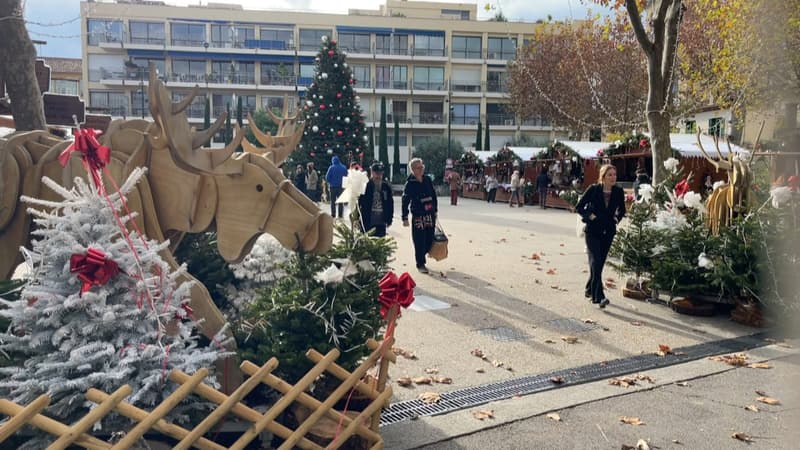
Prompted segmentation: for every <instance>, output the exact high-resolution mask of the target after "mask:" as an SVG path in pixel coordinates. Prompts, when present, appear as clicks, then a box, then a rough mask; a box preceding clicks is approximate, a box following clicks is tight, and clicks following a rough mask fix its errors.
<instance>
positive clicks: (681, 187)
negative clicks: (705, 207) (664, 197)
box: [675, 178, 689, 198]
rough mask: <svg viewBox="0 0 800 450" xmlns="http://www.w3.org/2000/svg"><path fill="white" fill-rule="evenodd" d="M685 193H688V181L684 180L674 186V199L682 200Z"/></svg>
mask: <svg viewBox="0 0 800 450" xmlns="http://www.w3.org/2000/svg"><path fill="white" fill-rule="evenodd" d="M687 192H689V180H687V179H686V178H684V179H682V180H681V181H680V182H678V184H676V185H675V197H678V198H683V196H684V195H686V193H687Z"/></svg>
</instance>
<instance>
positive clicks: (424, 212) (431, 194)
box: [400, 158, 439, 273]
mask: <svg viewBox="0 0 800 450" xmlns="http://www.w3.org/2000/svg"><path fill="white" fill-rule="evenodd" d="M408 167H410V168H411V175H410V176H409V177H408V180H407V181H406V185H405V187H404V188H403V199H402V210H401V212H400V217H401V218H402V219H403V226H404V227H407V226H409V223H408V213H409V208H410V211H411V222H412V228H411V240H412V241H413V242H414V258H415V259H416V263H417V270H419V271H420V272H421V273H428V268H427V267H425V254H427V253H428V251H429V250H430V249H431V246H432V245H433V233H434V231H435V229H436V214H437V212H438V211H439V204H438V201H437V199H436V190H435V189H434V188H433V182H432V181H431V179H430V178H429V177H426V176H425V165H424V164H422V160H421V159H420V158H413V159H412V160H411V161H409V162H408Z"/></svg>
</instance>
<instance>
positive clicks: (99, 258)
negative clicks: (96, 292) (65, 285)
mask: <svg viewBox="0 0 800 450" xmlns="http://www.w3.org/2000/svg"><path fill="white" fill-rule="evenodd" d="M69 271H70V272H72V273H77V274H78V279H79V280H81V281H82V282H83V285H82V286H81V295H83V293H84V292H86V291H88V290H89V289H91V287H92V286H101V285H103V284H106V283H107V282H108V280H110V279H111V278H112V277H114V276H116V275H117V274H118V273H119V266H118V265H117V263H115V262H114V261H113V260H110V259H108V258H106V254H105V253H103V252H102V251H100V250H97V249H96V248H89V249H88V250H87V251H86V254H85V255H81V254H79V253H73V254H72V256H70V258H69Z"/></svg>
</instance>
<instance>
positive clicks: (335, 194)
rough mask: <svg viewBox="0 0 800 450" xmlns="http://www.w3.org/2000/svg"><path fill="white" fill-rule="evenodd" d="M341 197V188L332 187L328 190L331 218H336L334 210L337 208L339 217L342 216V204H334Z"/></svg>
mask: <svg viewBox="0 0 800 450" xmlns="http://www.w3.org/2000/svg"><path fill="white" fill-rule="evenodd" d="M340 195H342V187H341V186H339V187H333V186H331V188H330V196H331V198H330V201H331V216H333V217H336V209H337V207H338V210H339V217H343V216H344V203H339V204H338V205H337V204H336V199H337V198H339V196H340Z"/></svg>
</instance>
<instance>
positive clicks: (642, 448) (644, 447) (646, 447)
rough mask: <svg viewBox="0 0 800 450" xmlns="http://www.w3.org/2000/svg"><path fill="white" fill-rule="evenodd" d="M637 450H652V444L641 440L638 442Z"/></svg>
mask: <svg viewBox="0 0 800 450" xmlns="http://www.w3.org/2000/svg"><path fill="white" fill-rule="evenodd" d="M635 448H636V450H650V444H648V443H647V441H645V440H644V439H639V440H638V441H637V442H636V447H635Z"/></svg>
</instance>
